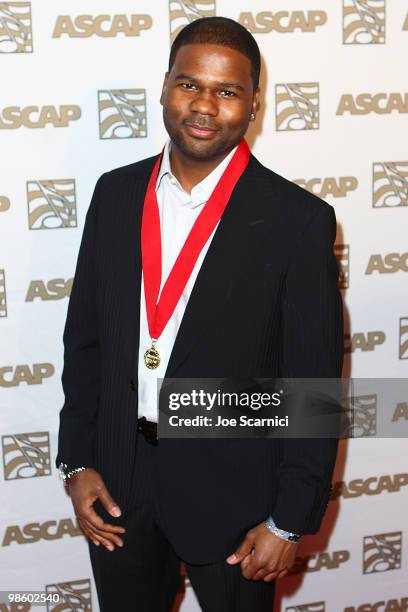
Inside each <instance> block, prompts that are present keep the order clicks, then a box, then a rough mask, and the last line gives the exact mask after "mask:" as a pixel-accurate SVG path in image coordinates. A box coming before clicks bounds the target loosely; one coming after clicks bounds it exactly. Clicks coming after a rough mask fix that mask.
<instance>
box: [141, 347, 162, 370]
mask: <svg viewBox="0 0 408 612" xmlns="http://www.w3.org/2000/svg"><path fill="white" fill-rule="evenodd" d="M155 344H156V340H152V346H151V347H150V348H149V349H147V351H146V352H145V354H144V362H145V364H146V367H148V368H149V370H155V369H156V368H158V367H159V364H160V354H159V351H158V350H157V348H156V347H155Z"/></svg>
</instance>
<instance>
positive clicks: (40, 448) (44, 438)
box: [1, 431, 51, 480]
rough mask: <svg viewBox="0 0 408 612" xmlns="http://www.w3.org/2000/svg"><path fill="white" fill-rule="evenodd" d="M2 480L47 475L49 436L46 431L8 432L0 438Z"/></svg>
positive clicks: (49, 468) (48, 466)
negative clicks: (0, 445) (0, 446)
mask: <svg viewBox="0 0 408 612" xmlns="http://www.w3.org/2000/svg"><path fill="white" fill-rule="evenodd" d="M1 443H2V448H3V464H4V480H18V479H21V478H34V477H35V476H49V475H50V474H51V464H50V438H49V434H48V431H36V432H31V433H21V434H8V435H6V436H2V438H1Z"/></svg>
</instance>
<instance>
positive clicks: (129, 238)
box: [56, 155, 343, 564]
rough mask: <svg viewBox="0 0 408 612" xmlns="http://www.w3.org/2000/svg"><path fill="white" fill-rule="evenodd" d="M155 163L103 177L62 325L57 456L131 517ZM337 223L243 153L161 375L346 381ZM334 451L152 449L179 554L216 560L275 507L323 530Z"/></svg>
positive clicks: (257, 446)
mask: <svg viewBox="0 0 408 612" xmlns="http://www.w3.org/2000/svg"><path fill="white" fill-rule="evenodd" d="M155 160H156V158H151V159H148V160H144V161H142V162H138V163H136V164H131V165H129V166H126V167H123V168H119V169H116V170H113V171H112V172H109V173H106V174H104V175H103V176H102V177H101V178H100V179H99V181H98V183H97V186H96V188H95V192H94V196H93V198H92V202H91V206H90V208H89V211H88V214H87V218H86V223H85V230H84V234H83V239H82V243H81V248H80V252H79V258H78V263H77V268H76V273H75V279H74V284H73V288H72V294H71V299H70V303H69V308H68V316H67V322H66V327H65V332H64V345H65V353H64V370H63V376H62V382H63V387H64V392H65V404H64V406H63V408H62V410H61V413H60V431H59V448H58V456H57V459H56V463H57V464H58V463H59V462H60V461H64V462H65V463H67V464H68V465H70V466H73V467H76V466H81V465H87V466H93V467H95V469H97V470H98V471H99V472H100V473H101V474H102V476H103V478H104V480H105V482H106V485H107V487H108V488H109V490H110V492H111V494H112V496H113V498H114V499H115V500H116V501H117V502H118V503H119V505H120V506H121V508H122V509H123V510H124V512H125V513H126V512H127V510H128V509H129V508H130V507H132V504H133V503H134V502H135V499H137V488H136V487H135V481H134V470H135V469H136V465H135V450H136V445H137V439H136V423H137V418H138V413H137V410H138V406H137V397H138V395H137V391H138V390H137V356H138V348H139V309H140V280H141V251H140V226H141V214H142V207H143V201H144V195H145V191H146V187H147V182H148V178H149V175H150V172H151V170H152V168H153V164H154V162H155ZM335 230H336V219H335V214H334V210H333V208H332V206H330V205H329V204H327V203H325V202H323V201H322V200H320V199H319V198H317V197H315V196H313V195H312V194H310V193H308V192H307V191H305V190H303V189H301V188H300V187H298V186H296V185H294V184H293V183H291V182H289V181H287V180H286V179H284V178H282V177H280V176H279V175H277V174H275V173H274V172H272V171H271V170H268V169H267V168H265V167H264V166H262V165H261V164H260V163H259V162H258V161H257V160H256V159H255V157H253V156H252V155H251V158H250V162H249V165H248V167H247V169H246V171H245V172H244V173H243V175H242V176H241V178H240V180H239V182H238V183H237V185H236V187H235V189H234V192H233V194H232V196H231V198H230V201H229V203H228V205H227V208H226V210H225V212H224V214H223V217H222V219H221V221H220V224H219V226H218V228H217V230H216V232H215V235H214V237H213V240H212V243H211V245H210V248H209V250H208V252H207V254H206V257H205V259H204V262H203V264H202V267H201V269H200V272H199V274H198V277H197V280H196V283H195V285H194V288H193V291H192V293H191V296H190V299H189V302H188V304H187V307H186V311H185V314H184V317H183V320H182V323H181V326H180V329H179V333H178V335H177V338H176V341H175V344H174V348H173V351H172V354H171V357H170V361H169V364H168V367H167V371H166V378H172V377H178V378H183V377H185V378H188V377H192V378H193V377H194V378H200V377H203V378H206V377H208V378H211V377H216V378H224V377H225V378H228V379H236V380H238V379H240V378H244V379H248V378H251V377H256V378H269V377H271V378H274V377H283V378H289V377H298V378H308V377H315V378H317V377H333V378H334V377H339V376H340V375H341V371H342V363H343V316H342V299H341V294H340V291H339V289H338V285H337V280H338V268H337V262H336V259H335V256H334V254H333V242H334V239H335ZM337 444H338V440H337V439H335V438H332V439H306V438H305V439H302V438H298V439H286V440H284V439H270V440H265V439H258V440H244V439H233V440H232V439H231V440H225V439H224V440H168V439H167V440H164V439H162V440H160V442H159V446H158V456H159V465H158V469H159V482H160V486H159V490H158V495H159V500H158V502H159V506H160V511H161V515H162V517H163V521H164V522H165V529H166V533H167V535H168V537H169V539H170V541H171V543H172V545H173V546H174V548H175V550H176V552H177V554H179V556H180V557H181V558H182V559H184V560H186V561H188V562H190V563H196V564H199V563H214V562H218V561H221V560H222V559H224V558H225V557H226V556H227V555H228V554H230V553H231V552H233V550H234V548H235V546H237V545H238V544H239V543H240V542H241V541H242V538H243V537H244V535H245V532H246V531H247V530H248V529H249V528H251V527H253V526H254V525H256V524H258V523H259V522H261V521H262V520H264V519H265V518H266V517H267V516H268V515H269V514H272V515H273V518H274V520H275V522H276V524H277V525H278V526H279V527H280V528H282V529H286V530H288V531H293V532H295V533H300V534H304V533H316V532H317V531H318V530H319V527H320V524H321V520H322V517H323V515H324V511H325V508H326V505H327V501H328V497H329V494H330V485H331V478H332V472H333V467H334V462H335V458H336V452H337ZM201 526H202V527H201Z"/></svg>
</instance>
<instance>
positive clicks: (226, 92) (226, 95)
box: [220, 89, 235, 98]
mask: <svg viewBox="0 0 408 612" xmlns="http://www.w3.org/2000/svg"><path fill="white" fill-rule="evenodd" d="M220 94H221V95H222V96H223V97H224V98H233V97H234V96H235V93H234V92H233V91H229V90H228V89H222V90H221V91H220Z"/></svg>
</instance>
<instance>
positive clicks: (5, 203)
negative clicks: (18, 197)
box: [0, 196, 10, 212]
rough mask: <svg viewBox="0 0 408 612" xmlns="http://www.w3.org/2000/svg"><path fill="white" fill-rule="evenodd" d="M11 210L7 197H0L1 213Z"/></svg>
mask: <svg viewBox="0 0 408 612" xmlns="http://www.w3.org/2000/svg"><path fill="white" fill-rule="evenodd" d="M9 208H10V200H9V199H8V198H6V196H0V212H6V210H8V209H9Z"/></svg>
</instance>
